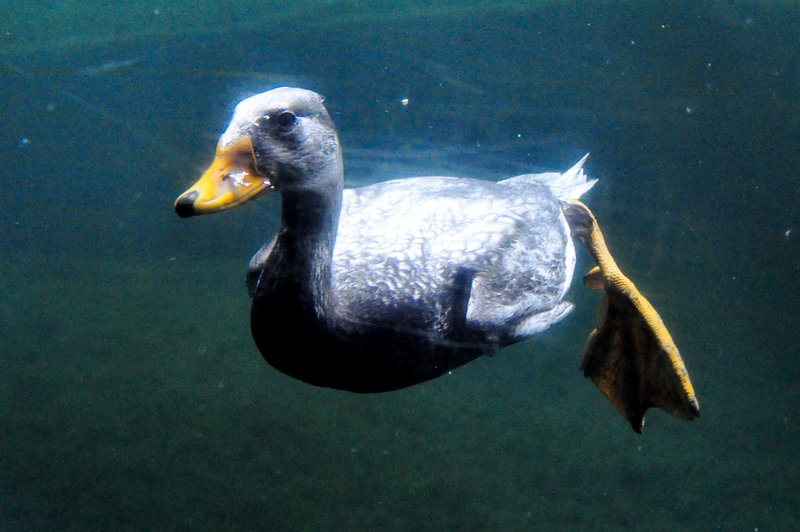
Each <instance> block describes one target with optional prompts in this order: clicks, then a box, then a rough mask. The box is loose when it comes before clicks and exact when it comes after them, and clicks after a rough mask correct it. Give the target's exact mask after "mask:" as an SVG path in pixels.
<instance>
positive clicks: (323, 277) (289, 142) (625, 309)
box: [174, 87, 699, 432]
mask: <svg viewBox="0 0 800 532" xmlns="http://www.w3.org/2000/svg"><path fill="white" fill-rule="evenodd" d="M587 156H588V154H587ZM587 156H584V157H583V158H582V159H581V160H580V161H578V162H577V164H575V165H573V166H572V167H571V168H570V169H569V170H567V171H565V172H547V173H538V174H524V175H519V176H515V177H511V178H508V179H504V180H501V181H496V182H495V181H489V180H485V179H474V178H463V177H446V176H427V177H411V178H400V179H393V180H388V181H384V182H380V183H376V184H372V185H368V186H362V187H358V188H348V189H345V187H344V166H343V159H342V149H341V145H340V142H339V136H338V133H337V130H336V127H335V125H334V122H333V120H332V119H331V116H330V114H329V113H328V111H327V110H326V108H325V105H324V99H323V97H322V96H320V95H319V94H317V93H316V92H313V91H310V90H307V89H302V88H294V87H279V88H275V89H272V90H269V91H267V92H263V93H260V94H256V95H253V96H250V97H248V98H246V99H244V100H242V101H241V102H239V103H238V104H237V105H236V107H235V109H234V112H233V117H232V119H231V121H230V123H229V125H228V127H227V129H226V130H225V131H224V132H223V133H222V135H221V136H220V138H219V142H218V144H217V148H216V154H215V158H214V161H213V162H212V164H211V165H210V166H209V168H208V170H207V171H206V172H205V173H204V174H203V175H202V176H201V177H200V179H199V180H198V181H197V182H196V183H195V184H194V185H192V186H191V187H190V188H189V189H188V190H186V192H184V193H183V194H181V195H180V196H179V197H178V198H177V200H176V201H175V204H174V208H175V211H176V213H177V214H178V215H179V216H180V217H182V218H188V217H191V216H196V215H200V214H208V213H214V212H219V211H223V210H226V209H230V208H233V207H236V206H239V205H242V204H245V203H248V202H251V201H253V200H256V199H258V198H261V197H263V196H265V195H267V194H269V193H272V192H277V193H279V194H280V198H281V219H280V226H279V229H278V230H277V233H276V234H275V235H274V236H273V237H272V238H271V239H270V240H269V241H268V242H267V243H266V244H265V245H264V246H262V247H261V249H259V250H258V251H257V252H256V253H255V254H254V255H253V257H252V259H251V260H250V263H249V266H248V268H247V284H248V287H249V289H250V293H251V296H252V307H251V313H250V328H251V332H252V335H253V339H254V340H255V343H256V345H257V347H258V349H259V351H260V353H261V355H262V356H263V358H264V359H265V360H266V361H267V362H268V363H269V364H270V365H271V366H273V367H274V368H275V369H277V370H278V371H280V372H282V373H285V374H287V375H289V376H291V377H294V378H296V379H299V380H301V381H304V382H306V383H309V384H312V385H316V386H321V387H328V388H335V389H340V390H346V391H350V392H357V393H377V392H388V391H392V390H398V389H401V388H406V387H408V386H412V385H415V384H418V383H421V382H425V381H428V380H431V379H434V378H436V377H439V376H441V375H444V374H448V373H450V372H452V370H454V369H455V368H458V367H460V366H462V365H464V364H467V363H469V362H470V361H472V360H475V359H477V358H479V357H483V356H493V355H495V354H496V353H498V352H499V351H500V350H501V349H502V348H504V347H506V346H509V345H511V344H516V343H518V342H522V341H525V340H527V339H529V338H531V337H532V336H535V335H537V334H539V333H541V332H543V331H545V330H547V329H548V328H549V327H550V326H552V325H554V324H555V323H558V322H559V321H561V320H563V319H564V318H565V317H566V316H567V315H568V314H569V313H570V312H571V311H572V309H573V308H574V306H573V304H572V303H570V302H568V301H567V300H566V299H565V297H566V295H567V292H568V291H569V289H570V284H571V281H572V277H573V275H574V270H575V263H576V250H575V244H574V242H579V243H581V244H582V245H583V246H584V247H585V248H586V249H587V250H588V252H589V254H590V255H591V256H592V258H593V259H594V261H595V262H596V263H597V266H596V267H595V268H594V269H593V270H591V271H590V272H589V273H588V274H587V275H586V277H585V278H584V284H585V285H586V286H588V287H589V288H592V289H595V290H603V291H604V295H603V300H602V302H601V309H600V312H599V317H598V322H597V327H596V328H595V330H594V331H592V332H591V334H590V335H589V340H588V341H587V344H586V349H585V351H584V356H583V360H582V363H581V369H582V371H583V372H584V375H585V376H586V377H589V378H591V379H592V381H593V382H594V383H595V384H596V385H597V386H598V388H600V390H601V391H602V392H603V394H604V395H605V396H606V397H607V398H608V399H609V400H610V401H611V403H612V404H613V405H614V407H616V409H617V410H618V411H619V412H620V413H621V414H622V416H623V417H624V418H625V419H626V420H627V421H628V422H629V423H630V425H631V427H632V428H633V429H634V430H635V431H636V432H641V431H642V426H643V424H644V415H645V412H646V411H647V410H648V409H649V408H651V407H658V408H661V409H663V410H665V411H667V412H668V413H669V414H672V415H673V416H676V417H678V418H681V419H686V420H690V419H693V418H695V417H697V416H698V415H699V404H698V401H697V398H696V395H695V392H694V389H693V386H692V383H691V381H690V379H689V375H688V372H687V370H686V367H685V365H684V363H683V360H682V358H681V355H680V353H679V351H678V349H677V348H676V347H675V345H674V342H673V341H672V338H671V336H670V335H669V332H668V331H667V329H666V327H665V326H664V324H663V322H662V321H661V319H660V317H659V316H658V313H657V312H656V311H655V309H654V308H653V307H652V305H651V304H650V303H649V301H648V300H647V299H645V298H644V296H642V294H641V293H640V292H639V291H638V290H637V289H636V287H635V285H634V284H633V283H632V282H631V281H630V280H629V279H628V278H627V277H626V276H625V275H624V274H622V272H621V271H620V270H619V267H618V266H617V265H616V262H615V261H614V259H613V257H611V255H610V253H609V251H608V248H607V246H606V245H605V241H604V239H603V236H602V233H601V231H600V229H599V226H598V224H597V221H596V219H595V217H594V215H593V214H592V213H591V211H590V210H589V209H588V207H586V205H584V204H583V203H582V202H581V201H580V197H581V196H582V195H583V194H585V193H586V192H587V191H588V190H589V189H591V188H592V187H593V186H594V185H595V184H596V182H597V180H595V179H588V178H587V176H586V173H585V171H584V168H583V167H584V163H585V161H586V157H587Z"/></svg>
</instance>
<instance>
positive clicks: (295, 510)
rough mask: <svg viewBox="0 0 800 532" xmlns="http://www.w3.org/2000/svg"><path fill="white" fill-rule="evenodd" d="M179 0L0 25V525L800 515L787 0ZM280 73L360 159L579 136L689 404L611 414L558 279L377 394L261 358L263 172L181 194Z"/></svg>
mask: <svg viewBox="0 0 800 532" xmlns="http://www.w3.org/2000/svg"><path fill="white" fill-rule="evenodd" d="M46 4H47V5H43V6H42V8H41V9H42V11H41V16H42V19H43V20H46V19H47V17H48V16H51V15H52V10H55V9H68V6H67V7H65V6H66V4H64V5H62V4H60V3H46ZM179 7H180V5H177V4H176V5H172V6H166V7H164V8H163V10H164V13H167V14H170V16H172V17H175V20H176V21H177V22H180V20H181V19H180V17H182V16H184V17H187V20H188V19H189V18H191V23H192V24H197V27H196V28H195V27H194V26H189V25H188V22H187V27H186V29H185V31H181V32H174V33H171V34H167V33H148V34H145V35H140V36H139V37H136V36H135V32H131V31H126V30H125V28H126V27H128V26H126V25H125V24H122V23H120V28H121V29H119V30H118V33H119V37H116V38H115V37H113V35H114V33H113V32H111V34H112V37H111V38H107V39H104V40H100V41H93V42H94V44H92V43H91V42H89V41H86V40H81V39H79V37H81V35H79V32H80V31H83V30H79V29H78V28H79V25H78V24H77V23H75V25H74V29H73V30H72V31H74V32H75V34H74V35H73V34H69V31H70V30H69V28H68V29H67V30H64V31H65V32H66V34H65V35H61V37H63V38H62V39H59V40H58V41H57V42H54V44H53V45H52V46H49V47H48V46H47V43H46V42H45V43H44V44H42V43H41V42H39V43H38V44H37V45H36V46H29V47H27V48H26V47H23V46H18V45H17V44H18V43H15V41H14V36H15V35H17V34H20V35H24V36H28V35H35V34H36V32H35V31H34V30H35V28H36V19H35V18H31V17H28V18H26V19H25V25H24V28H22V29H19V31H18V28H16V27H14V26H11V25H10V24H11V23H10V22H6V23H4V24H6V26H5V27H4V28H3V29H4V31H5V37H4V38H3V40H2V43H4V44H3V48H2V49H1V50H0V101H1V102H2V105H0V113H2V115H1V116H2V119H1V120H0V164H1V166H0V168H2V176H3V179H2V184H3V193H2V199H0V206H2V208H0V226H1V227H2V230H0V249H1V250H2V256H0V263H1V264H2V269H0V272H2V275H0V287H1V288H0V293H2V294H3V297H2V299H1V300H0V335H1V336H2V343H0V529H4V530H5V529H10V530H49V529H76V530H86V529H106V530H107V529H122V528H125V529H132V530H145V529H213V530H219V529H263V530H361V529H367V528H375V529H389V530H443V529H453V530H456V529H457V530H519V529H545V528H550V529H557V530H564V529H574V530H577V529H583V530H616V529H631V530H634V529H635V530H762V531H763V530H792V529H797V528H800V510H799V509H800V474H799V470H798V465H797V463H798V454H800V445H798V442H800V429H799V427H798V421H797V420H798V404H799V401H798V400H799V399H800V393H799V391H800V387H799V386H798V384H797V383H798V379H799V378H800V363H798V360H799V357H800V350H799V349H798V347H797V330H798V325H800V323H799V321H800V320H798V318H797V312H796V309H797V307H798V303H799V301H798V295H797V294H798V286H799V285H800V186H798V185H799V184H800V179H798V167H800V155H799V153H800V151H799V149H798V148H799V146H800V145H799V144H798V139H800V103H799V102H800V71H799V70H800V68H799V67H798V65H800V9H799V8H798V7H797V5H796V4H794V3H791V2H786V3H777V2H776V3H748V2H735V3H734V2H699V3H689V2H666V3H661V2H659V3H652V4H651V3H647V2H642V3H635V4H631V3H613V2H612V3H602V4H600V3H597V4H591V5H590V4H587V3H584V2H575V3H555V4H548V5H542V6H540V7H536V6H530V7H528V8H524V9H523V8H519V7H518V8H515V9H513V10H512V9H509V8H495V9H492V8H486V7H483V8H480V7H478V8H474V9H472V8H470V9H468V8H458V7H455V8H452V6H451V8H448V9H442V10H437V9H436V8H435V7H432V8H429V9H427V10H425V9H423V10H422V11H417V10H416V8H415V9H411V8H410V6H409V8H408V9H404V6H403V4H397V5H395V6H394V7H393V11H392V12H391V13H385V12H368V11H364V10H363V9H360V8H359V6H358V5H355V4H338V5H337V4H336V3H335V2H334V3H327V4H325V5H321V6H320V7H319V8H318V9H311V10H309V11H308V16H302V17H291V18H281V17H280V16H279V15H280V13H278V12H276V17H275V22H274V24H264V25H263V27H261V26H259V28H258V29H254V28H253V26H252V25H251V24H247V20H246V17H244V18H243V19H242V21H241V27H240V28H239V29H238V30H237V29H236V21H235V20H234V21H232V22H231V21H228V22H229V25H227V26H226V27H225V28H223V29H220V30H219V31H215V25H214V23H215V20H214V19H213V18H212V17H211V16H210V15H209V16H208V17H207V18H205V19H204V18H203V17H202V13H201V14H199V15H198V14H197V13H195V14H193V15H191V14H190V13H189V12H188V11H186V12H184V11H181V9H179ZM339 7H341V9H342V10H345V11H346V14H347V16H334V15H341V13H342V12H339V11H337V9H339ZM167 8H169V9H167ZM98 9H101V8H98ZM151 9H152V7H149V6H148V8H147V11H150V10H151ZM101 15H102V16H101ZM32 16H33V17H35V16H36V13H34V15H32ZM103 16H106V17H107V16H108V15H107V14H103V13H100V12H98V17H100V19H102V20H101V22H102V23H105V18H102V17H103ZM259 16H260V17H261V18H262V19H265V20H269V15H266V16H265V15H264V14H263V13H260V14H259ZM123 22H124V21H123ZM133 23H134V21H130V24H133ZM231 24H233V26H231ZM22 30H24V32H23V31H22ZM195 30H196V31H195ZM114 31H117V29H115V30H114ZM15 32H16V33H15ZM70 38H74V39H75V44H73V45H69V44H68V43H69V42H70ZM284 84H293V85H299V86H304V87H307V88H311V89H314V90H316V91H318V92H321V93H323V94H325V95H326V98H327V105H328V108H329V110H330V111H331V113H332V114H333V116H334V119H335V120H336V122H337V124H338V126H339V129H340V134H341V137H342V142H343V145H344V150H345V164H346V166H347V171H348V184H350V185H357V184H363V183H368V182H374V181H379V180H383V179H387V178H392V177H400V176H404V175H409V176H410V175H417V174H450V175H463V176H472V177H485V178H492V179H494V178H499V177H503V176H509V175H512V174H515V173H523V172H529V171H540V170H552V169H563V168H566V167H567V166H569V165H571V164H572V163H573V162H574V161H575V160H577V158H579V157H580V156H581V155H582V154H583V153H585V152H587V151H588V152H591V157H590V159H589V162H588V163H587V165H588V171H589V172H590V174H591V175H592V176H594V177H598V178H599V179H600V183H599V184H598V185H597V186H596V187H595V189H594V190H593V191H592V192H591V193H590V194H589V195H588V197H587V198H586V200H587V202H588V203H589V204H590V205H591V206H592V208H593V210H594V211H595V214H596V215H597V216H598V219H599V220H600V223H601V225H602V227H603V228H604V231H605V234H606V238H607V240H608V243H609V245H610V247H611V248H612V250H613V251H614V252H615V255H616V258H617V260H618V262H619V263H620V265H621V266H622V267H623V269H624V270H625V271H626V272H627V273H628V274H629V276H630V277H632V278H633V279H634V280H635V281H636V282H637V284H638V285H639V288H640V289H641V290H642V291H643V292H644V293H645V294H647V295H648V296H649V297H650V299H651V300H652V302H653V303H654V304H655V306H656V307H657V308H658V309H659V311H660V312H661V314H662V317H663V318H664V320H665V322H666V323H667V325H668V326H669V328H670V330H671V332H672V335H673V337H674V338H675V340H676V343H677V344H678V346H679V348H680V349H681V352H682V354H683V356H684V359H685V361H686V363H687V366H688V368H689V371H690V373H691V375H692V379H693V381H694V384H695V388H696V390H697V392H698V396H699V399H700V404H701V417H700V418H699V419H697V420H695V421H692V422H690V423H685V422H681V421H679V420H676V419H673V418H669V417H668V416H667V415H665V414H663V413H662V412H651V413H650V414H649V415H648V420H647V423H646V425H645V431H644V434H642V435H637V434H634V433H633V432H632V431H630V429H629V428H628V426H627V424H626V423H625V421H624V420H623V419H621V418H620V417H619V416H618V415H617V414H616V412H615V411H614V410H613V408H612V407H611V406H610V405H609V404H608V403H607V402H606V401H605V399H604V398H603V397H602V396H601V395H600V393H599V392H598V391H597V390H596V389H595V388H594V386H593V385H592V384H591V383H590V382H589V381H587V380H585V379H584V378H583V377H582V376H581V374H580V372H579V371H578V365H579V363H580V358H581V353H582V350H583V345H584V342H585V338H586V335H587V334H588V332H589V331H590V330H591V328H592V327H593V323H594V314H595V311H596V307H597V304H598V298H597V295H596V294H592V293H586V291H584V290H583V289H581V288H580V287H579V286H576V287H575V288H573V290H572V293H571V294H570V299H571V300H572V301H574V302H575V303H576V304H577V305H578V311H577V312H575V313H574V314H573V315H572V316H571V317H570V318H568V319H567V320H566V321H565V322H563V323H561V324H559V325H557V326H556V327H554V328H553V329H552V330H550V331H548V332H547V333H545V334H543V335H542V336H541V337H539V338H537V339H534V340H531V341H529V342H526V343H523V344H521V345H518V346H514V347H512V348H509V349H507V350H505V351H503V352H502V353H501V355H499V356H497V357H495V358H492V359H486V360H479V361H476V362H474V363H472V364H470V365H468V366H466V367H464V368H461V369H459V370H458V371H456V372H454V374H453V375H451V376H447V377H443V378H440V379H438V380H435V381H432V382H429V383H425V384H422V385H419V386H416V387H412V388H409V389H406V390H402V391H399V392H393V393H390V394H382V395H373V396H359V395H353V394H349V393H344V392H337V391H331V390H324V389H318V388H314V387H310V386H308V385H306V384H303V383H300V382H296V381H294V380H291V379H290V378H288V377H285V376H283V375H281V374H279V373H277V372H276V371H274V370H273V369H271V368H270V367H268V366H267V365H266V363H264V362H263V361H262V359H261V357H260V356H259V354H258V352H257V350H256V348H255V346H254V345H253V343H252V341H251V339H250V335H249V330H248V310H249V308H248V305H249V300H248V297H247V294H246V290H245V287H244V281H243V277H244V267H245V264H246V261H247V259H248V258H249V256H250V254H251V253H252V252H253V251H254V250H255V249H256V248H257V247H258V246H259V245H260V244H261V243H262V242H263V241H265V240H266V239H267V238H268V237H269V235H270V233H271V231H273V230H274V229H275V226H276V221H277V217H278V211H277V208H278V202H277V201H276V198H269V199H267V200H265V201H263V202H260V203H259V204H255V205H249V206H245V207H242V208H241V209H238V210H235V211H230V212H227V213H223V214H219V215H216V216H209V217H202V218H199V219H192V220H181V219H178V218H177V216H175V214H174V212H173V211H172V201H173V200H174V198H175V197H176V196H177V194H179V193H180V192H182V191H183V190H184V189H185V188H186V187H188V186H189V185H190V184H191V183H192V182H193V181H194V179H195V178H196V177H197V176H198V175H199V173H200V172H201V171H202V170H203V169H204V166H205V165H207V164H208V163H209V162H210V160H211V157H212V155H213V150H214V146H215V143H216V138H217V135H218V134H219V133H220V132H221V131H222V129H223V128H224V127H225V125H226V124H227V120H228V118H229V116H230V113H231V110H232V107H233V105H234V104H235V103H236V102H237V101H238V100H239V99H241V98H242V97H244V96H246V95H250V94H252V93H255V92H260V91H263V90H266V89H268V88H271V87H273V86H277V85H284ZM404 98H408V100H409V103H408V105H407V106H403V105H402V104H401V100H402V99H404ZM588 265H589V263H588V261H587V260H586V257H582V258H581V262H580V267H581V268H582V269H583V268H586V267H588Z"/></svg>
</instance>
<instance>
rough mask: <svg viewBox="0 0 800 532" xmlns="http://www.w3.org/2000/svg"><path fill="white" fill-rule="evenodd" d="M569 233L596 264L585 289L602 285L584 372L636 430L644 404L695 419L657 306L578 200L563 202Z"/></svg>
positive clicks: (685, 377) (695, 407) (690, 393)
mask: <svg viewBox="0 0 800 532" xmlns="http://www.w3.org/2000/svg"><path fill="white" fill-rule="evenodd" d="M564 214H565V215H566V217H567V220H568V222H569V224H570V227H571V229H572V235H573V237H575V238H577V239H578V240H580V241H581V242H582V243H583V244H584V245H585V246H586V248H587V249H588V250H589V253H590V254H591V255H592V257H593V258H594V260H595V261H596V262H597V264H598V265H599V268H595V269H594V270H592V271H591V272H590V273H589V274H588V275H587V278H586V284H587V286H589V287H590V288H594V289H600V288H603V289H605V294H604V296H603V301H602V303H601V309H600V313H599V316H598V320H597V321H598V323H597V328H596V329H595V330H594V331H592V333H591V335H590V336H589V340H588V342H587V344H586V350H585V352H584V356H583V362H582V363H581V370H582V371H583V372H584V375H586V376H587V377H590V378H591V379H592V381H594V383H595V384H596V385H597V386H598V388H600V390H602V391H603V393H604V394H605V395H606V396H607V397H608V398H609V399H610V400H611V402H612V403H613V405H614V406H615V407H616V408H617V410H619V412H620V413H621V414H622V415H623V416H624V417H625V419H627V420H628V422H630V424H631V427H633V430H635V431H636V432H641V431H642V426H643V425H644V415H645V412H646V411H647V409H648V408H651V407H658V408H662V409H664V410H666V411H667V412H668V413H670V414H672V415H673V416H676V417H679V418H683V419H694V418H695V417H697V416H699V415H700V411H699V404H698V402H697V398H696V397H695V393H694V388H693V387H692V383H691V381H690V380H689V373H688V372H687V371H686V366H685V365H684V363H683V359H682V358H681V355H680V353H679V352H678V348H677V347H675V344H674V343H673V341H672V337H671V336H670V334H669V331H667V328H666V327H665V326H664V323H663V322H662V321H661V318H660V317H659V315H658V313H657V312H656V310H655V309H654V308H653V306H652V305H651V304H650V302H649V301H648V300H647V299H645V297H644V296H643V295H642V294H641V293H640V292H639V291H638V290H637V289H636V287H635V286H634V284H633V283H632V282H631V281H630V279H628V278H627V277H625V275H623V273H622V272H621V271H620V269H619V267H618V266H617V264H616V262H615V261H614V259H613V257H612V256H611V254H610V253H609V251H608V248H607V247H606V245H605V241H604V239H603V234H602V233H601V231H600V228H599V227H598V225H597V221H596V220H595V218H594V215H593V214H592V213H591V211H590V210H589V209H588V208H587V207H586V206H585V205H584V204H582V203H581V202H579V201H575V200H573V201H569V202H568V203H565V204H564Z"/></svg>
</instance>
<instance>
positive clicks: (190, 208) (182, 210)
mask: <svg viewBox="0 0 800 532" xmlns="http://www.w3.org/2000/svg"><path fill="white" fill-rule="evenodd" d="M197 196H199V194H198V193H197V191H196V190H195V191H192V192H190V193H189V194H184V195H183V196H181V197H180V198H178V200H177V201H176V202H175V212H176V213H178V216H180V217H181V218H188V217H190V216H194V215H195V214H196V213H195V210H194V202H195V201H196V200H197Z"/></svg>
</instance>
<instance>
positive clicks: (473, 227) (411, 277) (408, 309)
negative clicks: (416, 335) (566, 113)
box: [333, 177, 574, 343]
mask: <svg viewBox="0 0 800 532" xmlns="http://www.w3.org/2000/svg"><path fill="white" fill-rule="evenodd" d="M571 245H572V244H571V240H570V238H569V234H568V232H567V228H566V224H565V223H564V221H563V218H562V215H561V210H560V205H559V204H558V202H557V200H556V199H555V198H554V197H553V195H552V194H551V193H550V192H549V190H548V189H547V188H546V187H544V186H541V185H535V184H531V185H528V186H526V187H525V189H524V193H522V192H521V190H520V189H519V188H517V187H509V186H504V185H500V184H497V183H493V182H489V181H481V180H473V179H463V178H446V177H426V178H412V179H402V180H396V181H387V182H384V183H380V184H377V185H372V186H369V187H363V188H359V189H350V190H346V191H345V196H344V205H343V209H342V216H341V218H340V221H339V231H338V234H337V239H336V246H335V248H334V254H333V261H334V264H333V277H334V288H335V293H336V296H337V308H338V309H339V310H341V311H342V312H343V313H347V314H349V316H351V318H352V319H354V320H356V319H364V320H369V321H371V322H375V323H384V324H388V323H393V322H399V323H401V324H405V325H407V326H410V327H431V326H433V327H434V328H436V327H438V328H441V329H446V328H447V327H450V326H452V325H453V324H454V323H456V324H457V323H459V320H460V321H461V322H462V323H464V325H465V326H466V327H467V329H469V330H470V331H472V332H476V331H477V332H480V333H481V334H482V335H483V337H484V338H485V339H486V340H488V341H492V342H499V343H507V342H508V340H509V339H510V338H512V337H514V336H515V334H517V331H524V332H525V333H527V334H526V335H530V334H533V333H535V332H538V331H537V330H536V328H537V327H538V330H541V329H543V328H546V327H547V326H548V325H549V324H550V323H553V322H554V321H557V320H558V319H560V318H561V317H563V315H565V314H566V312H567V311H568V309H569V305H568V304H566V303H563V304H561V298H562V297H563V296H564V293H565V292H566V289H567V288H568V283H569V279H570V278H571V276H572V268H573V266H574V253H573V254H572V256H571V257H570V256H568V255H569V253H568V251H567V248H568V247H570V249H571ZM464 303H466V304H464ZM559 305H560V306H559ZM556 307H559V310H558V312H554V313H552V314H550V315H546V313H548V312H550V311H553V309H554V308H556ZM459 312H460V313H461V314H462V316H460V317H459V316H457V315H453V313H456V314H457V313H459ZM535 315H544V316H545V318H544V319H543V320H542V321H541V323H538V324H536V326H534V324H533V322H531V318H532V316H535ZM414 319H419V320H421V322H422V323H413V320H414ZM518 339H521V338H515V340H518Z"/></svg>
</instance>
